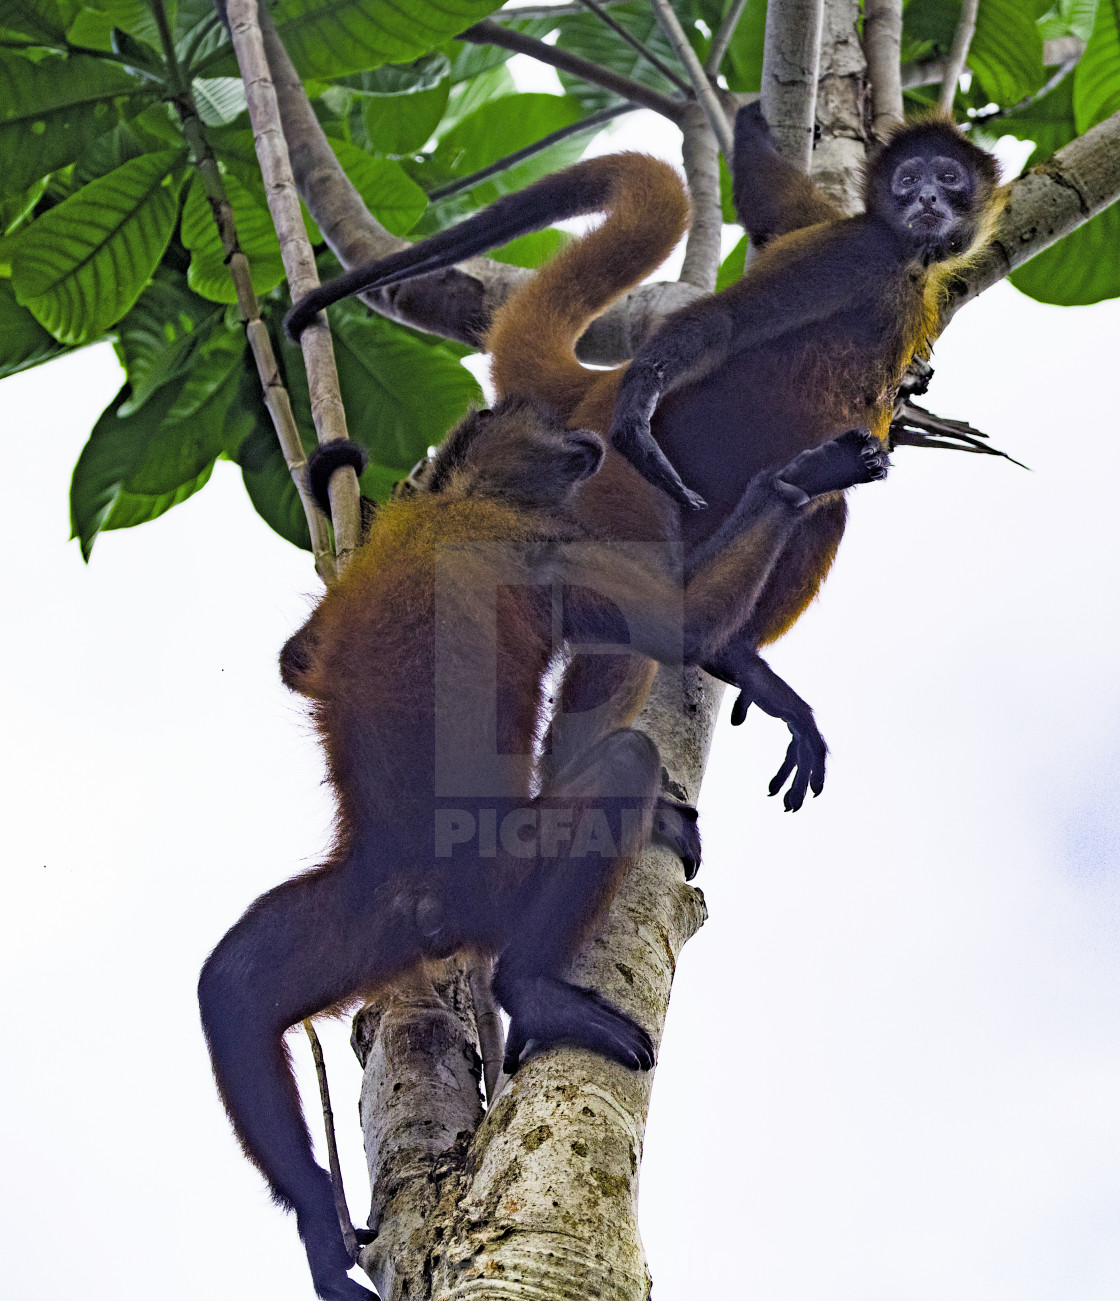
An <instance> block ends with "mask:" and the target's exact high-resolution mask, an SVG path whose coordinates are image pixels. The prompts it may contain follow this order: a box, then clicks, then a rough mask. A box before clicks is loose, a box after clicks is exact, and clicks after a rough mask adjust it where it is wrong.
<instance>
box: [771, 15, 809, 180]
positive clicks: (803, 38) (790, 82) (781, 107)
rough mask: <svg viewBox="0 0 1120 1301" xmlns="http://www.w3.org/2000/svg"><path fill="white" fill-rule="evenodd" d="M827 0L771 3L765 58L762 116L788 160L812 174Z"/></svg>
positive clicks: (776, 143) (777, 145) (779, 149)
mask: <svg viewBox="0 0 1120 1301" xmlns="http://www.w3.org/2000/svg"><path fill="white" fill-rule="evenodd" d="M823 22H824V0H771V2H770V4H769V5H768V6H767V8H766V43H765V46H764V48H763V55H762V115H763V117H764V118H765V119H766V122H767V125H768V126H769V127H770V134H771V135H772V136H773V138H774V143H775V145H776V147H777V149H778V151H779V153H781V154H782V156H783V157H784V158H787V159H788V160H789V161H790V162H791V163H793V164H794V166H796V167H799V168H800V169H801V171H803V172H805V173H808V171H809V165H810V162H811V161H812V156H813V125H814V122H815V120H816V105H817V79H818V76H819V72H820V63H821V31H822V26H823Z"/></svg>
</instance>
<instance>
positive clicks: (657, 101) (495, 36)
mask: <svg viewBox="0 0 1120 1301" xmlns="http://www.w3.org/2000/svg"><path fill="white" fill-rule="evenodd" d="M457 39H458V40H460V41H469V42H470V43H471V44H472V45H497V46H500V47H501V48H502V49H505V50H513V51H514V52H515V53H517V54H527V55H528V56H529V57H530V58H531V59H536V60H537V61H538V62H540V63H547V64H548V65H549V66H550V67H553V68H559V69H561V71H563V72H570V73H571V74H572V76H574V77H579V78H581V79H582V80H583V81H587V82H590V83H591V85H593V86H602V88H603V89H604V90H609V91H613V93H614V94H616V95H621V96H622V98H623V99H628V100H631V101H632V102H633V103H635V104H641V106H642V107H643V108H649V109H652V110H653V111H654V112H655V113H660V114H661V116H662V117H667V118H668V119H669V121H670V122H675V123H676V124H677V125H678V126H679V125H680V116H681V111H682V109H683V107H684V102H683V101H681V100H676V99H670V98H669V96H668V95H663V94H662V93H661V92H660V91H659V90H652V89H650V87H649V86H643V85H642V83H641V82H640V81H634V80H633V79H632V78H630V77H623V76H621V75H620V74H619V73H617V72H612V71H611V70H610V69H609V68H604V67H602V66H601V65H600V64H598V63H592V62H591V60H590V59H584V58H581V57H580V56H579V55H578V54H569V53H568V51H567V50H561V49H558V48H557V47H556V46H554V45H546V44H545V42H544V41H538V40H537V38H536V37H535V36H526V35H525V34H524V33H523V32H508V31H506V29H505V28H504V27H499V25H498V24H497V23H495V22H492V21H491V20H490V19H484V20H483V21H482V22H481V23H475V24H474V26H473V27H468V28H467V30H466V31H465V32H460V33H459V35H458V37H457Z"/></svg>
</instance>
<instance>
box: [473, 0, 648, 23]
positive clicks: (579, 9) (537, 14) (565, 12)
mask: <svg viewBox="0 0 1120 1301" xmlns="http://www.w3.org/2000/svg"><path fill="white" fill-rule="evenodd" d="M628 2H629V0H600V3H601V4H602V6H603V8H604V9H605V8H607V7H608V6H609V5H623V4H627V3H628ZM581 13H583V5H582V4H567V5H510V6H509V8H508V9H499V10H498V11H497V13H495V14H494V18H495V20H496V21H497V22H500V23H501V22H513V21H514V20H516V19H518V18H570V17H571V16H572V14H581Z"/></svg>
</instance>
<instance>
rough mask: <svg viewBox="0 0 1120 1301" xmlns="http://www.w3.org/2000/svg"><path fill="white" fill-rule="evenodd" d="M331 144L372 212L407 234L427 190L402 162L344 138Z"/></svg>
mask: <svg viewBox="0 0 1120 1301" xmlns="http://www.w3.org/2000/svg"><path fill="white" fill-rule="evenodd" d="M408 98H410V99H415V98H417V97H416V96H414V95H413V96H408ZM329 143H330V147H331V149H332V150H333V151H334V155H335V157H336V158H337V159H338V161H339V162H340V163H341V164H342V166H343V169H344V170H345V172H346V175H347V176H349V178H350V179H351V180H352V181H353V182H354V187H355V188H356V189H357V191H358V193H359V194H360V195H361V196H362V198H363V199H364V200H365V204H366V207H367V208H369V210H370V212H372V213H373V215H374V216H375V217H376V218H377V220H378V221H379V222H380V223H381V224H382V225H383V226H384V227H385V229H386V230H388V231H391V232H392V233H393V234H394V235H407V234H408V232H409V231H410V230H411V229H412V228H413V226H415V225H416V223H417V221H418V220H419V219H420V215H421V213H423V211H424V209H425V208H426V207H427V206H428V196H427V195H426V194H425V193H424V191H423V190H422V189H421V188H420V187H419V186H418V185H417V184H416V182H415V181H414V180H413V179H412V177H411V176H409V174H408V173H407V172H406V171H405V170H404V168H403V167H402V166H401V165H400V163H395V162H392V161H391V160H390V159H388V158H371V157H370V155H369V154H367V153H365V152H364V151H363V150H361V149H359V148H358V147H357V145H352V144H347V142H346V141H345V140H334V139H329Z"/></svg>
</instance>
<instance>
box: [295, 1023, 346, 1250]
mask: <svg viewBox="0 0 1120 1301" xmlns="http://www.w3.org/2000/svg"><path fill="white" fill-rule="evenodd" d="M303 1028H304V1030H305V1031H306V1033H307V1038H308V1039H309V1040H310V1042H311V1056H312V1058H313V1059H314V1061H315V1078H316V1079H317V1080H318V1081H319V1099H320V1101H321V1102H322V1104H323V1128H324V1130H325V1131H326V1135H327V1164H328V1165H329V1166H330V1168H331V1191H332V1192H333V1193H334V1209H335V1214H336V1215H337V1216H338V1227H339V1228H340V1229H341V1230H342V1241H343V1242H344V1243H345V1245H346V1250H347V1251H348V1252H349V1253H350V1258H351V1260H357V1259H358V1239H357V1235H356V1234H355V1233H354V1222H353V1221H352V1220H351V1219H350V1208H349V1207H348V1206H347V1205H346V1193H345V1192H344V1191H343V1187H342V1166H341V1164H340V1163H339V1160H338V1142H337V1141H336V1139H335V1133H334V1112H333V1111H332V1110H331V1091H330V1086H329V1085H328V1084H327V1064H326V1062H325V1061H324V1060H323V1045H322V1044H321V1043H320V1042H319V1036H318V1035H317V1034H316V1033H315V1027H314V1026H313V1025H312V1024H311V1019H310V1017H309V1018H308V1019H307V1020H306V1021H304V1023H303Z"/></svg>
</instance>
